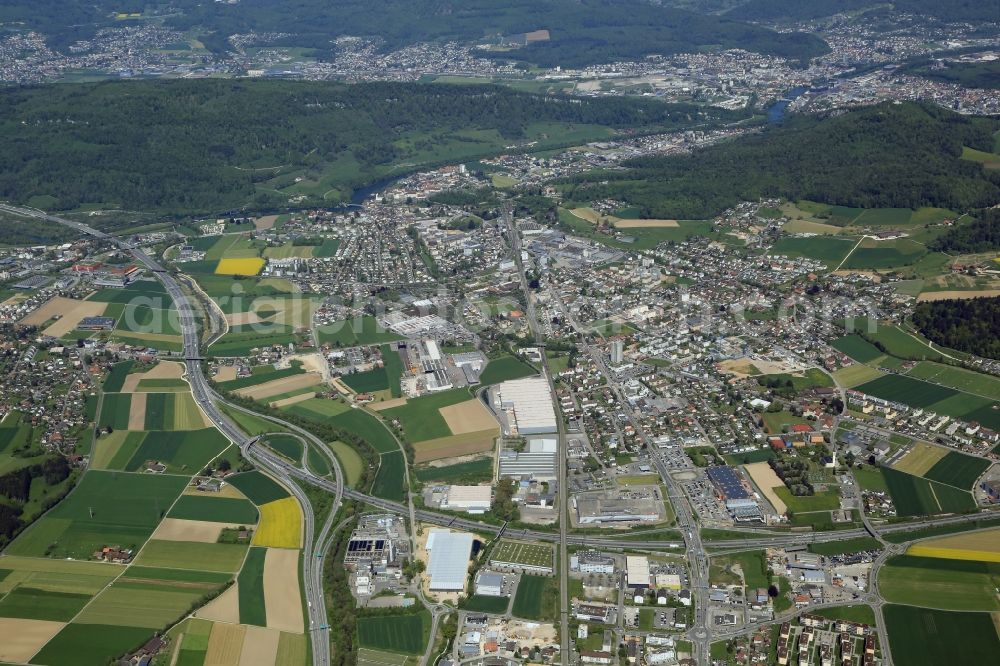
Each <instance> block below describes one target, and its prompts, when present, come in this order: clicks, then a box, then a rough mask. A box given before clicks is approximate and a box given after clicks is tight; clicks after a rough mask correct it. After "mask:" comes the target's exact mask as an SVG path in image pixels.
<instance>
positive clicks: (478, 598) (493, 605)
mask: <svg viewBox="0 0 1000 666" xmlns="http://www.w3.org/2000/svg"><path fill="white" fill-rule="evenodd" d="M509 603H510V598H509V597H487V596H484V595H482V594H473V595H472V596H471V597H469V598H468V599H466V600H465V602H464V603H463V604H462V608H463V609H464V610H469V611H476V612H479V613H492V614H494V615H502V614H503V613H506V612H507V605H508V604H509Z"/></svg>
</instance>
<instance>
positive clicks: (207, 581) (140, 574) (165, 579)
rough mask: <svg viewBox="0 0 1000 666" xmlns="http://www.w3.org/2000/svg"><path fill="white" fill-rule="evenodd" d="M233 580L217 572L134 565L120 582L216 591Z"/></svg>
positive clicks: (122, 576)
mask: <svg viewBox="0 0 1000 666" xmlns="http://www.w3.org/2000/svg"><path fill="white" fill-rule="evenodd" d="M232 578H233V577H232V576H231V575H229V574H228V573H222V572H216V571H192V570H190V569H163V568H160V567H140V566H136V565H134V564H133V565H131V566H129V567H128V568H127V569H126V570H125V573H123V574H122V575H121V578H119V579H118V580H119V581H126V580H133V581H137V582H146V583H154V584H164V583H185V584H188V585H191V586H192V587H198V586H201V587H203V588H205V589H214V588H216V587H218V586H220V585H225V584H226V583H228V582H229V581H230V580H232Z"/></svg>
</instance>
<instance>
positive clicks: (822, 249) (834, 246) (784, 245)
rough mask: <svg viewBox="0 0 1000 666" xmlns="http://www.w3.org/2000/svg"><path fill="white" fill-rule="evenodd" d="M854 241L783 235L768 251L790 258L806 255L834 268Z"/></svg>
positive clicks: (825, 237)
mask: <svg viewBox="0 0 1000 666" xmlns="http://www.w3.org/2000/svg"><path fill="white" fill-rule="evenodd" d="M856 243H857V241H856V240H852V239H840V238H830V237H829V236H808V237H804V238H803V237H792V236H783V237H782V238H779V239H778V241H777V242H776V243H775V244H774V245H772V246H771V249H770V250H769V251H768V253H769V254H772V255H783V256H786V257H792V258H797V257H806V258H809V259H815V260H817V261H821V262H823V263H824V264H826V266H827V268H836V267H837V266H838V265H839V264H840V262H842V261H843V260H844V257H846V256H847V253H848V252H850V251H851V249H852V248H853V247H854V246H855V244H856Z"/></svg>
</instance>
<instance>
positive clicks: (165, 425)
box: [145, 393, 174, 430]
mask: <svg viewBox="0 0 1000 666" xmlns="http://www.w3.org/2000/svg"><path fill="white" fill-rule="evenodd" d="M173 397H174V394H173V393H150V394H148V395H147V396H146V424H145V429H146V430H173V425H174V401H173Z"/></svg>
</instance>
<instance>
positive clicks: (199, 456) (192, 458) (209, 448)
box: [125, 428, 229, 474]
mask: <svg viewBox="0 0 1000 666" xmlns="http://www.w3.org/2000/svg"><path fill="white" fill-rule="evenodd" d="M228 446H229V440H227V439H226V438H225V436H223V434H222V433H220V432H219V431H218V430H216V429H215V428H205V429H203V430H189V431H159V432H151V433H148V434H147V435H146V437H145V439H143V440H142V444H141V445H140V446H139V449H138V450H137V451H136V452H135V454H133V455H132V459H131V460H129V462H128V464H127V465H126V466H125V471H128V472H135V471H139V470H141V469H143V468H144V466H145V465H146V463H147V462H149V461H157V462H160V463H163V464H165V465H166V466H167V471H168V472H171V473H186V474H194V473H196V472H200V471H201V470H202V469H203V468H204V467H205V465H207V464H208V463H209V462H211V461H212V460H214V459H215V458H216V456H218V455H219V454H220V453H222V452H223V451H224V450H225V449H226V448H227V447H228Z"/></svg>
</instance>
